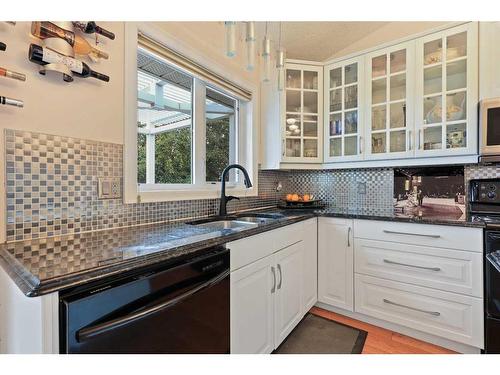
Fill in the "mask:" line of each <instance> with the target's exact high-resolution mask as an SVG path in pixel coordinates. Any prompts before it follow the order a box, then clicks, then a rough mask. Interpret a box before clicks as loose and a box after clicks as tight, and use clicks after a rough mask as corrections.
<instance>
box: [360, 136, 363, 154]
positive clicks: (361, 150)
mask: <svg viewBox="0 0 500 375" xmlns="http://www.w3.org/2000/svg"><path fill="white" fill-rule="evenodd" d="M359 153H360V154H362V153H363V137H361V136H360V137H359Z"/></svg>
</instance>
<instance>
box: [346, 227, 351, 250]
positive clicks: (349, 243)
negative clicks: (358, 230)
mask: <svg viewBox="0 0 500 375" xmlns="http://www.w3.org/2000/svg"><path fill="white" fill-rule="evenodd" d="M347 247H351V227H349V229H347Z"/></svg>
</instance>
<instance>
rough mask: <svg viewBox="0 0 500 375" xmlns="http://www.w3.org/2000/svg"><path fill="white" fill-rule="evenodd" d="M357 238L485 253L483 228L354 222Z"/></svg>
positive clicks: (368, 221)
mask: <svg viewBox="0 0 500 375" xmlns="http://www.w3.org/2000/svg"><path fill="white" fill-rule="evenodd" d="M354 236H355V237H357V238H366V239H369V240H381V241H392V242H400V243H407V244H412V245H423V246H433V247H445V248H448V249H457V250H468V251H474V252H478V253H482V252H483V231H482V229H480V228H465V227H454V226H449V225H434V224H414V223H395V222H389V221H376V220H354Z"/></svg>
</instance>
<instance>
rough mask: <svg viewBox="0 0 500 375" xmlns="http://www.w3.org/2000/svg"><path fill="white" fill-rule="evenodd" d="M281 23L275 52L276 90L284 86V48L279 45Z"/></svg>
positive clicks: (281, 89) (280, 89)
mask: <svg viewBox="0 0 500 375" xmlns="http://www.w3.org/2000/svg"><path fill="white" fill-rule="evenodd" d="M281 31H282V24H281V22H280V34H279V46H278V51H277V52H276V68H277V69H278V90H279V91H283V89H284V88H285V49H284V48H283V46H282V45H281Z"/></svg>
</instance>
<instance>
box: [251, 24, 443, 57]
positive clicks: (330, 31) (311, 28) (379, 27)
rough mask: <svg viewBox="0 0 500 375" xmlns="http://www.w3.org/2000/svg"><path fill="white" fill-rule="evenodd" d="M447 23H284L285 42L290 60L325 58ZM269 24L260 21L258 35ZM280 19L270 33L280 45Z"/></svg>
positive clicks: (269, 30)
mask: <svg viewBox="0 0 500 375" xmlns="http://www.w3.org/2000/svg"><path fill="white" fill-rule="evenodd" d="M442 24H444V22H415V21H413V22H394V21H393V22H374V21H370V22H368V21H357V22H339V21H332V22H305V21H304V22H282V23H281V25H282V33H281V34H282V45H283V46H284V47H285V49H286V57H287V58H289V59H299V60H311V61H325V60H328V59H330V58H332V57H334V56H339V55H338V54H339V52H341V51H342V55H346V54H348V53H352V52H354V51H360V50H363V49H365V48H369V47H373V46H375V45H379V44H381V43H385V42H388V41H391V40H396V39H398V38H403V37H406V36H409V35H412V34H415V33H419V32H422V31H424V30H428V29H431V28H433V27H437V26H439V25H442ZM265 28H266V23H265V22H257V35H258V37H260V38H262V37H263V36H264V34H265ZM279 30H280V22H269V23H268V34H269V35H270V37H271V40H272V41H273V43H274V45H275V47H276V48H277V47H278V41H279Z"/></svg>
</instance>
